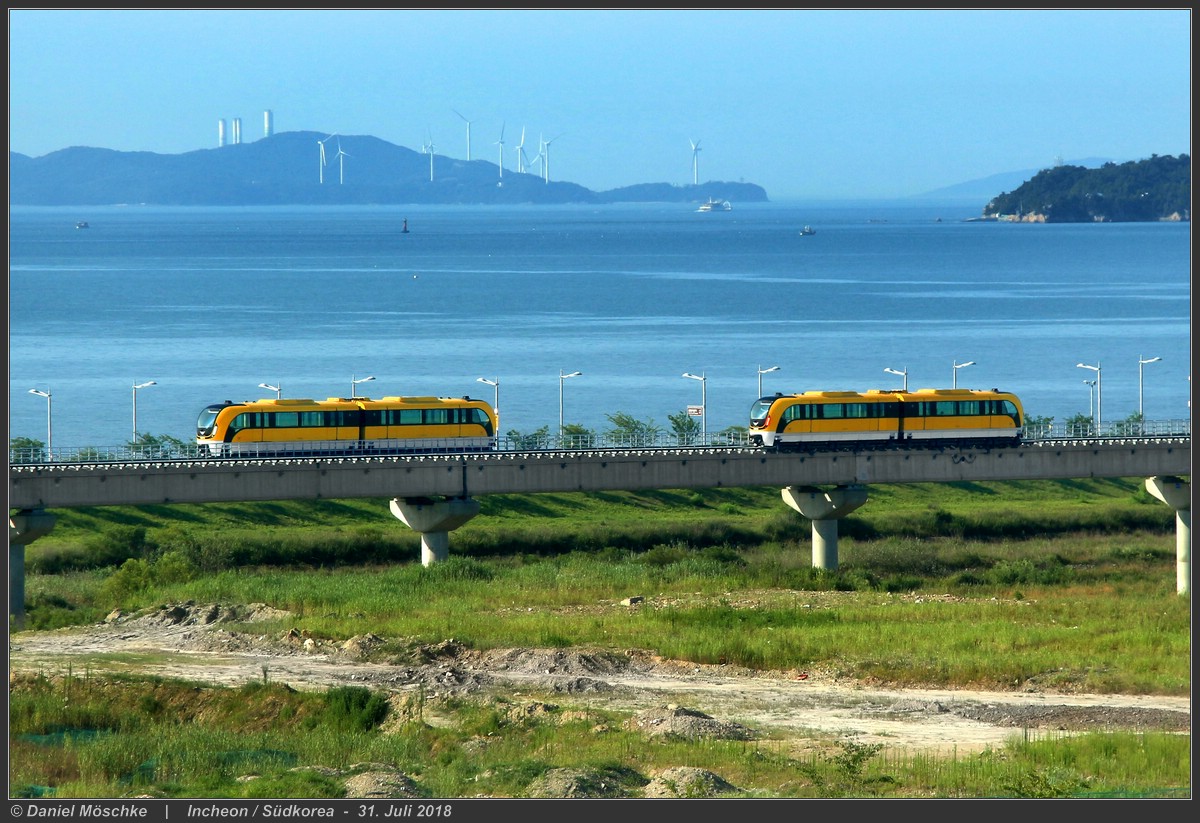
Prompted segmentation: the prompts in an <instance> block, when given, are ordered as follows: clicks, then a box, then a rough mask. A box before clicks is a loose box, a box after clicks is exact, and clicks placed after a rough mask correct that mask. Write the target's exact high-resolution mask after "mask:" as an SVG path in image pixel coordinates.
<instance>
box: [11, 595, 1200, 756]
mask: <svg viewBox="0 0 1200 823" xmlns="http://www.w3.org/2000/svg"><path fill="white" fill-rule="evenodd" d="M278 616H279V613H278V612H273V611H272V610H269V609H266V608H265V607H256V606H250V607H245V606H243V607H220V606H212V605H210V606H194V605H192V604H186V605H184V606H175V607H163V609H161V610H159V611H157V612H155V613H151V614H147V615H140V616H137V617H130V618H114V619H111V620H110V621H109V622H106V623H104V624H100V625H96V626H89V627H85V628H81V629H72V630H61V631H54V632H19V633H16V634H14V635H12V636H11V638H10V644H9V648H10V653H9V658H10V659H9V670H10V673H16V672H41V673H45V674H53V673H65V672H67V671H68V670H70V671H72V672H73V673H74V674H76V675H79V676H81V675H82V674H83V673H84V672H85V671H89V672H91V673H93V674H98V673H102V672H110V671H111V672H123V673H141V674H150V675H157V676H161V677H167V678H180V679H186V680H190V681H195V682H201V683H210V684H215V685H239V684H244V683H247V682H252V681H260V680H262V679H263V678H264V677H266V678H268V679H269V680H270V681H271V682H275V683H286V684H288V685H289V686H292V687H293V688H296V689H319V688H327V687H329V686H334V685H348V684H358V685H366V686H370V687H372V688H380V689H390V690H396V691H403V690H409V689H413V690H415V689H417V688H422V689H424V691H425V694H426V697H427V698H436V697H437V696H439V695H446V694H458V695H463V694H479V695H487V694H504V695H505V696H507V697H511V698H520V697H521V696H527V697H528V698H529V699H531V700H532V699H535V698H544V697H545V695H547V694H553V695H558V696H559V698H558V700H559V702H560V703H562V704H570V705H576V706H585V707H592V708H597V709H599V708H607V709H619V710H627V711H631V712H637V711H644V710H646V709H649V708H653V707H661V706H663V705H666V704H675V705H678V706H686V707H688V708H690V709H695V710H698V711H700V712H703V713H705V714H707V715H710V716H712V717H714V718H718V719H720V720H723V721H730V722H736V723H739V724H741V725H743V726H747V727H750V728H752V729H756V730H758V731H759V732H763V733H766V732H774V733H777V734H790V735H799V734H801V733H804V732H822V733H826V734H831V735H836V736H838V737H839V738H840V739H848V740H854V741H856V742H858V743H861V744H870V743H882V744H885V745H887V746H890V747H891V746H903V747H908V748H917V749H923V750H938V751H956V752H959V753H966V752H972V751H979V750H982V749H984V748H986V747H999V746H1001V745H1003V744H1004V742H1005V741H1006V740H1008V739H1010V738H1011V737H1013V736H1014V735H1018V736H1019V735H1021V734H1023V733H1025V730H1029V731H1030V732H1032V733H1036V734H1037V735H1039V736H1041V735H1045V734H1052V733H1070V732H1080V731H1089V730H1091V731H1095V730H1104V729H1127V730H1148V729H1159V730H1165V731H1175V732H1187V731H1189V730H1190V720H1191V701H1190V699H1189V698H1187V697H1154V696H1129V695H1124V696H1123V695H1095V694H1070V695H1064V694H1053V693H1047V692H1040V691H1023V692H982V691H966V690H963V691H951V690H937V689H879V688H871V687H865V686H862V685H861V684H856V683H846V682H839V681H835V680H834V679H832V678H829V677H826V676H823V675H822V674H820V673H818V672H812V673H807V672H787V673H783V672H776V673H768V674H763V673H756V672H751V671H748V670H737V669H736V668H734V667H727V666H698V665H693V664H682V663H679V662H677V661H663V660H658V659H655V658H652V657H650V656H647V655H645V654H639V653H633V652H630V653H628V654H624V655H622V654H615V653H611V652H587V651H578V650H562V649H504V650H493V651H490V652H485V653H479V652H473V651H470V650H466V649H463V648H461V647H458V646H456V645H454V644H453V643H452V642H447V643H444V644H440V645H439V646H437V647H431V648H430V649H429V654H428V657H427V660H426V661H425V662H421V663H419V664H413V665H402V664H389V663H379V662H368V661H367V658H368V657H369V652H370V646H371V645H372V644H373V643H378V642H379V638H371V637H370V636H367V637H365V638H352V639H350V640H348V641H345V642H344V643H340V644H331V643H322V644H318V643H316V642H314V641H312V640H308V639H305V638H303V637H302V636H300V635H296V634H290V635H284V636H282V637H270V636H267V635H254V634H250V633H247V632H245V631H239V632H231V631H227V630H226V629H225V628H223V626H225V625H228V624H229V623H231V622H238V623H239V625H241V626H242V627H243V628H244V626H245V625H246V622H251V623H252V622H253V621H254V620H263V619H272V618H275V617H278Z"/></svg>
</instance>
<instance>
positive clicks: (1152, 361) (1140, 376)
mask: <svg viewBox="0 0 1200 823" xmlns="http://www.w3.org/2000/svg"><path fill="white" fill-rule="evenodd" d="M1159 360H1162V358H1161V357H1151V358H1150V359H1149V360H1143V359H1142V358H1140V357H1139V358H1138V418H1139V420H1140V422H1143V423H1144V422H1145V421H1146V418H1145V417H1143V416H1142V366H1144V365H1146V364H1147V363H1157V362H1158V361H1159Z"/></svg>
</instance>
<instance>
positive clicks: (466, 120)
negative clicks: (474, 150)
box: [450, 109, 471, 163]
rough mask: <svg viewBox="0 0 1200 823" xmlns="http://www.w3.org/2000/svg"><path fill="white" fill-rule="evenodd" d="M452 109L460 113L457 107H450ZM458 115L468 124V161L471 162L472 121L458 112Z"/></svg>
mask: <svg viewBox="0 0 1200 823" xmlns="http://www.w3.org/2000/svg"><path fill="white" fill-rule="evenodd" d="M450 111H452V112H454V113H455V114H458V112H457V111H456V110H455V109H450ZM458 116H459V117H462V119H463V122H464V123H466V124H467V162H468V163H470V162H471V121H470V120H468V119H467V118H465V117H463V116H462V115H461V114H458Z"/></svg>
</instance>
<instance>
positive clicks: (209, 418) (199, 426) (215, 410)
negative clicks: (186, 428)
mask: <svg viewBox="0 0 1200 823" xmlns="http://www.w3.org/2000/svg"><path fill="white" fill-rule="evenodd" d="M223 408H225V407H224V406H209V407H208V408H206V409H205V410H204V411H202V412H200V417H198V418H197V419H196V436H197V437H209V436H211V435H212V433H213V425H214V424H215V423H216V422H217V415H218V414H220V413H221V409H223Z"/></svg>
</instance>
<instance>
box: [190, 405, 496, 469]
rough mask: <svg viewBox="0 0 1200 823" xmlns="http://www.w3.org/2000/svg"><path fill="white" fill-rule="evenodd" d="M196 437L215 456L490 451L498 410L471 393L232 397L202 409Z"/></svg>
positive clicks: (492, 447) (204, 449)
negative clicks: (232, 398) (440, 395)
mask: <svg viewBox="0 0 1200 823" xmlns="http://www.w3.org/2000/svg"><path fill="white" fill-rule="evenodd" d="M196 443H197V444H198V445H199V446H200V453H201V454H208V455H211V456H237V455H265V456H271V455H277V456H282V455H306V454H386V453H391V452H432V451H454V452H457V451H488V450H491V449H494V448H495V447H496V412H495V409H493V408H492V407H491V406H490V405H489V404H488V403H487V402H485V401H483V400H473V399H471V398H470V397H383V398H380V399H378V400H372V399H371V398H369V397H350V398H347V397H330V398H329V399H327V400H300V399H287V398H284V399H274V398H272V399H267V400H247V401H244V402H241V403H234V402H231V401H229V400H226V401H225V402H224V403H216V404H213V405H211V406H207V407H205V409H204V410H203V411H201V412H200V416H199V418H198V419H197V421H196Z"/></svg>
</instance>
